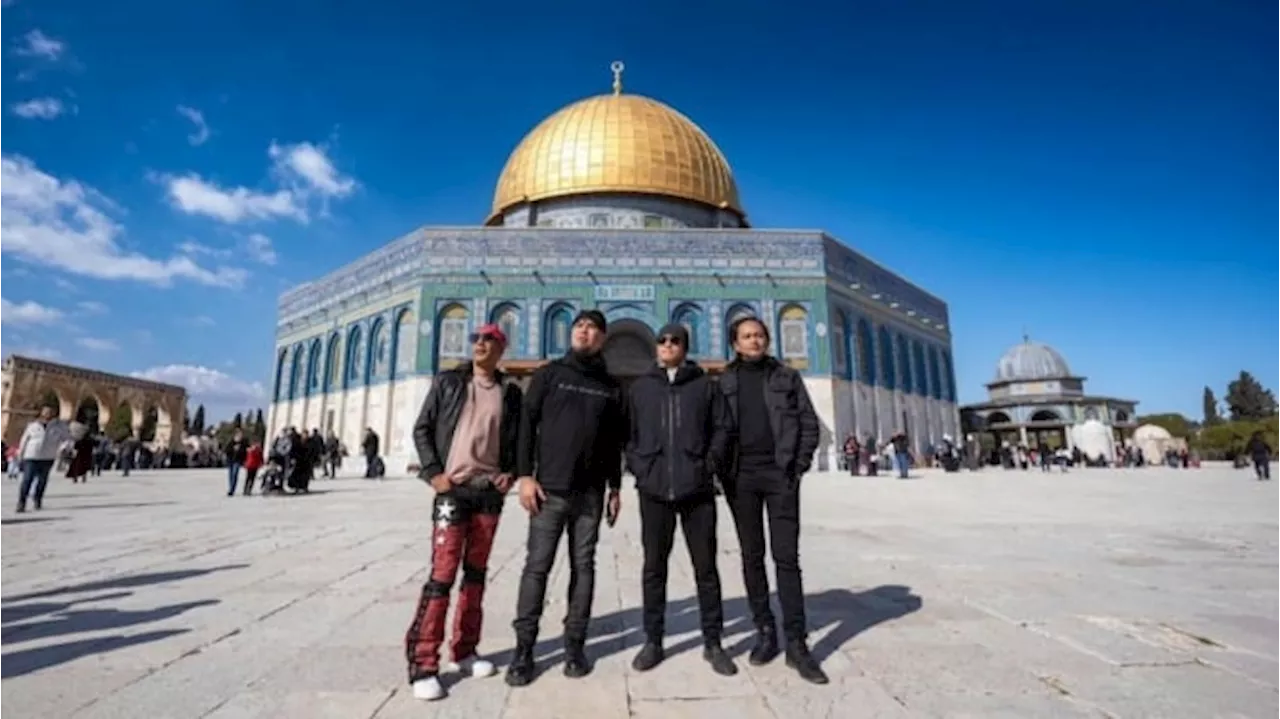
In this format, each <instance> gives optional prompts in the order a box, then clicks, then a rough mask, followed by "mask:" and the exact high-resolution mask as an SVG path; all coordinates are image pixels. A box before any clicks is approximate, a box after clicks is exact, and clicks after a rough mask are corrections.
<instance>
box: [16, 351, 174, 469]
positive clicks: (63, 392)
mask: <svg viewBox="0 0 1280 719" xmlns="http://www.w3.org/2000/svg"><path fill="white" fill-rule="evenodd" d="M2 376H3V398H2V400H0V409H2V410H3V426H2V429H0V431H2V432H3V435H4V441H5V443H6V444H10V445H11V444H13V443H14V442H17V441H18V440H19V439H20V438H21V437H22V430H23V429H24V428H25V427H26V426H27V423H28V422H30V421H31V420H32V419H33V418H35V416H36V414H37V413H39V411H40V407H41V406H43V405H45V404H53V405H55V406H56V407H57V409H58V418H59V419H61V420H63V421H66V422H72V421H79V422H82V423H84V424H87V425H90V426H94V425H97V426H98V427H107V426H108V425H109V423H110V422H111V418H112V416H113V415H114V414H116V413H118V412H127V413H128V416H129V426H130V427H131V428H132V430H133V434H134V436H135V437H140V438H141V439H142V440H143V441H145V442H146V443H148V444H150V445H151V446H153V447H160V446H164V447H169V448H170V449H177V448H178V447H180V446H181V442H182V427H181V424H180V423H181V420H182V417H183V414H184V413H185V412H186V407H187V391H186V389H184V388H182V387H179V386H177V385H172V384H165V383H163V382H152V381H150V380H145V379H138V378H136V377H126V376H124V375H118V374H111V373H109V372H99V371H98V370H92V369H86V368H84V367H73V366H71V365H65V364H60V363H58V362H49V361H47V360H41V359H34V358H31V357H22V356H18V355H10V356H9V357H8V358H6V359H5V361H4V368H3V373H2ZM148 420H149V421H148ZM152 428H154V430H153V429H152ZM144 429H145V430H146V434H151V436H150V437H147V436H142V434H143V430H144Z"/></svg>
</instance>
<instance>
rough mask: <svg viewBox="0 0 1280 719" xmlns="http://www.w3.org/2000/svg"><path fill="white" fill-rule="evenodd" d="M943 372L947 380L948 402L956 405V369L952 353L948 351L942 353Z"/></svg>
mask: <svg viewBox="0 0 1280 719" xmlns="http://www.w3.org/2000/svg"><path fill="white" fill-rule="evenodd" d="M942 372H943V375H944V376H945V377H946V380H947V401H948V402H951V403H953V404H954V403H955V401H956V368H955V366H954V365H952V364H951V353H950V352H949V351H947V350H943V351H942Z"/></svg>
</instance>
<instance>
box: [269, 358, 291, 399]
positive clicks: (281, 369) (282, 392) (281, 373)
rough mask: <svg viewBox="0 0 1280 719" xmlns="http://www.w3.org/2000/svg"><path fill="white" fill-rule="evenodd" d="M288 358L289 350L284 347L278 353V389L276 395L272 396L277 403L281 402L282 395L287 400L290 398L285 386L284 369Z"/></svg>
mask: <svg viewBox="0 0 1280 719" xmlns="http://www.w3.org/2000/svg"><path fill="white" fill-rule="evenodd" d="M288 356H289V350H287V349H286V348H284V347H281V348H280V351H279V352H277V353H276V389H275V392H274V394H273V395H272V396H273V398H274V400H275V401H276V402H279V401H280V397H281V395H285V397H286V399H287V398H288V394H287V393H286V392H285V385H284V367H285V360H286V359H287V358H288Z"/></svg>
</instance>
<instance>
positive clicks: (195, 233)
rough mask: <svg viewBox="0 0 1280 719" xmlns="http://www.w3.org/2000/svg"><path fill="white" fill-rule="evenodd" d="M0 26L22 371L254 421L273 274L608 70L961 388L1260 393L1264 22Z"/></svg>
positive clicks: (126, 12) (510, 9) (430, 197)
mask: <svg viewBox="0 0 1280 719" xmlns="http://www.w3.org/2000/svg"><path fill="white" fill-rule="evenodd" d="M908 6H910V7H908ZM355 8H358V12H353V9H355ZM780 8H785V12H783V11H782V10H780ZM615 10H616V11H617V14H614V11H615ZM3 20H4V23H3V26H4V30H3V52H4V62H3V67H2V81H3V88H4V93H3V105H4V114H3V120H2V122H3V124H2V127H3V132H2V133H0V145H2V149H3V154H4V163H5V165H4V172H5V174H4V183H3V188H4V212H3V218H4V232H3V242H2V244H0V248H2V249H3V279H4V280H5V282H4V289H3V293H4V300H5V303H6V304H5V308H4V310H5V311H4V323H3V332H4V335H3V341H4V351H5V352H12V351H36V352H41V353H45V354H48V355H51V356H57V357H59V358H60V359H61V360H63V361H68V362H73V363H79V364H86V365H90V366H96V367H101V368H103V369H107V370H112V371H121V372H146V373H148V374H149V375H150V376H154V377H159V378H164V379H174V380H179V381H183V382H185V383H187V384H188V386H189V387H190V388H191V389H192V390H193V394H194V395H195V398H196V400H198V401H199V400H203V401H206V402H208V403H210V404H211V405H214V406H216V407H218V408H222V409H223V411H228V412H229V411H234V409H235V408H238V407H240V406H250V405H256V404H259V403H261V400H262V396H263V395H264V392H263V389H262V388H263V386H265V385H266V384H267V381H268V378H269V375H270V373H271V362H272V352H271V346H272V334H273V323H274V314H275V304H274V303H275V297H276V296H277V295H278V294H279V293H280V292H281V291H282V290H283V289H284V288H286V287H288V286H290V285H292V284H295V283H298V282H301V281H304V280H307V279H309V278H314V277H315V276H317V275H319V274H321V273H324V272H327V271H330V270H333V269H335V268H337V267H339V266H341V265H343V264H345V263H346V262H349V261H351V260H353V259H355V258H357V257H359V256H360V255H362V254H364V253H366V252H368V251H370V250H372V249H374V248H376V247H378V246H380V245H382V244H384V243H386V242H388V241H390V240H391V239H393V238H395V237H397V236H399V235H400V234H402V233H404V232H407V231H409V230H411V229H413V228H414V227H417V226H420V225H430V224H454V225H470V224H477V223H479V222H480V221H481V220H482V219H483V217H484V216H485V213H486V211H487V209H488V206H489V202H490V199H491V193H492V188H493V183H494V181H495V180H496V179H497V175H498V172H499V171H500V169H501V167H502V164H503V161H504V159H505V157H506V155H507V153H508V152H510V150H511V149H512V148H513V147H514V145H515V144H516V143H517V142H518V141H519V139H520V137H521V136H522V135H523V134H524V133H525V132H527V131H528V130H529V129H531V128H532V127H533V126H534V125H535V124H536V123H537V122H538V121H539V120H541V119H542V118H543V117H545V116H546V115H548V114H550V113H551V112H553V111H554V110H556V109H557V108H559V107H560V106H562V105H564V104H567V103H568V102H571V101H573V100H575V99H578V98H580V97H583V96H586V95H591V94H596V93H599V92H604V91H607V89H608V85H609V80H610V78H609V73H608V70H607V66H608V63H609V62H610V61H611V60H614V59H622V60H624V61H625V62H626V64H627V72H626V78H625V79H626V85H627V88H628V90H630V91H634V92H638V93H641V94H647V95H651V96H653V97H656V98H658V99H661V100H663V101H665V102H667V103H668V104H671V105H673V106H674V107H676V108H678V109H680V110H681V111H682V112H684V113H685V114H687V115H689V116H690V117H691V118H693V119H694V120H695V121H696V122H698V123H699V124H700V125H701V126H702V127H703V128H704V129H705V130H706V131H707V132H708V133H709V134H710V135H711V136H712V138H714V139H715V140H716V142H717V143H718V144H719V146H720V148H721V150H723V151H724V153H725V155H726V156H727V157H728V159H729V161H730V163H731V164H732V166H733V168H734V171H735V174H736V176H737V179H738V182H739V187H740V189H741V193H742V197H743V202H744V203H745V204H746V208H747V211H748V212H749V214H750V217H751V220H752V222H753V224H754V225H755V226H757V227H803V228H821V229H825V230H827V231H828V232H830V233H832V234H834V235H835V236H837V237H839V238H841V239H842V240H844V241H845V242H847V243H849V244H850V245H852V246H854V247H856V248H858V249H859V250H861V251H863V252H865V253H866V254H868V255H869V256H871V257H872V258H874V259H876V260H878V261H880V262H882V263H883V264H885V265H886V266H888V267H889V268H891V269H893V270H894V271H896V272H898V273H900V274H902V275H904V276H906V277H908V278H910V279H911V280H913V281H914V282H916V283H917V284H919V285H921V286H922V287H924V288H926V289H928V290H930V291H932V292H933V293H935V294H937V295H939V296H940V297H942V298H943V299H945V300H946V301H947V302H948V303H949V304H950V308H951V315H952V323H951V325H952V329H953V332H954V342H955V356H956V369H957V373H958V380H959V385H960V389H961V392H960V395H961V399H962V400H964V401H974V400H978V399H981V398H982V397H983V393H984V390H983V386H982V385H983V383H984V382H986V381H988V380H989V379H990V377H991V375H992V374H993V372H994V367H995V363H996V360H997V359H998V358H999V356H1000V354H1001V353H1002V352H1003V351H1004V350H1005V349H1006V348H1007V347H1008V346H1009V345H1011V344H1013V343H1015V342H1017V341H1018V340H1019V339H1020V337H1021V335H1022V333H1023V331H1024V330H1026V331H1027V332H1029V333H1030V334H1031V335H1032V337H1033V338H1035V339H1038V340H1041V341H1044V342H1047V343H1050V344H1052V345H1054V346H1055V347H1057V348H1058V349H1059V350H1060V351H1061V352H1062V353H1063V354H1064V355H1065V356H1066V358H1067V359H1068V361H1069V362H1070V363H1071V366H1072V368H1073V369H1074V370H1076V371H1077V372H1078V373H1080V374H1084V375H1087V376H1088V377H1089V378H1090V382H1089V385H1088V386H1089V388H1090V389H1091V390H1092V391H1094V392H1098V393H1108V394H1113V395H1119V396H1124V397H1131V398H1135V399H1138V400H1140V401H1141V402H1142V404H1141V405H1140V409H1141V410H1143V411H1147V412H1152V411H1169V410H1172V411H1182V412H1185V413H1187V414H1189V415H1191V416H1198V415H1199V413H1200V390H1201V387H1202V386H1203V385H1205V384H1209V385H1211V386H1213V387H1214V388H1215V389H1216V390H1219V393H1221V390H1222V388H1223V387H1224V386H1225V384H1226V382H1227V381H1228V380H1230V379H1231V378H1232V377H1233V376H1234V375H1235V374H1236V373H1237V372H1238V371H1239V370H1240V369H1242V368H1243V369H1248V370H1250V371H1252V372H1254V373H1255V374H1256V375H1258V376H1259V377H1260V378H1261V379H1262V380H1263V382H1264V383H1266V384H1268V385H1269V386H1271V387H1275V385H1276V380H1277V364H1278V355H1277V327H1278V326H1280V318H1278V316H1277V302H1276V297H1277V295H1276V293H1277V254H1276V249H1275V248H1276V220H1275V218H1276V201H1275V198H1276V181H1275V177H1276V174H1275V169H1274V168H1275V164H1274V163H1275V160H1274V158H1275V157H1276V154H1277V153H1276V139H1275V138H1276V134H1275V127H1276V111H1275V108H1276V100H1277V98H1276V83H1275V75H1274V67H1275V64H1274V63H1275V57H1276V46H1275V43H1276V39H1275V38H1276V36H1275V27H1276V9H1275V4H1274V3H1264V2H1261V1H1260V0H1259V1H1257V2H1245V1H1241V2H1211V1H1209V0H1201V1H1200V2H1186V3H1126V2H1092V1H1081V0H1071V1H1067V0H1062V1H1048V0H1046V1H1045V2H1035V3H1027V2H1020V1H1017V0H1008V1H1007V2H973V3H954V2H941V1H930V2H917V3H894V2H888V1H887V0H882V1H880V2H858V3H831V4H830V5H828V6H823V5H822V4H821V3H809V4H790V5H777V4H776V3H766V2H759V1H757V2H739V3H733V4H732V5H730V4H728V3H689V2H687V1H686V2H680V3H674V2H665V1H664V2H649V3H644V4H633V5H631V6H627V7H626V8H625V9H624V8H622V7H621V6H619V7H616V8H615V7H612V6H608V5H601V4H599V3H568V2H566V3H548V4H544V5H539V6H536V7H535V6H531V5H529V4H527V3H519V4H516V3H502V2H498V3H484V4H475V3H377V2H374V3H362V4H359V5H351V4H347V3H324V2H313V3H306V4H303V3H279V2H244V1H231V2H191V3H167V2H166V3H159V2H135V1H131V0H122V1H121V2H114V3H90V2H66V1H62V2H60V1H57V0H44V1H41V2H36V1H35V0H13V1H12V2H11V1H10V0H5V3H4V9H3Z"/></svg>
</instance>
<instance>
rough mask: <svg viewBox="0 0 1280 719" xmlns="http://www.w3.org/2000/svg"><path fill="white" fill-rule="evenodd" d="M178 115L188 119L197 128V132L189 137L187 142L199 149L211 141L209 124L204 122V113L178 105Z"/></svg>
mask: <svg viewBox="0 0 1280 719" xmlns="http://www.w3.org/2000/svg"><path fill="white" fill-rule="evenodd" d="M178 114H179V115H182V116H183V117H185V118H187V119H188V120H190V121H191V123H192V124H193V125H195V126H196V129H195V131H193V132H192V133H191V134H190V135H187V142H190V143H191V144H192V145H194V146H196V147H199V146H200V145H203V144H204V143H206V142H208V141H209V123H207V122H205V121H204V113H202V112H200V111H199V110H197V109H195V108H194V107H187V106H186V105H178Z"/></svg>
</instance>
